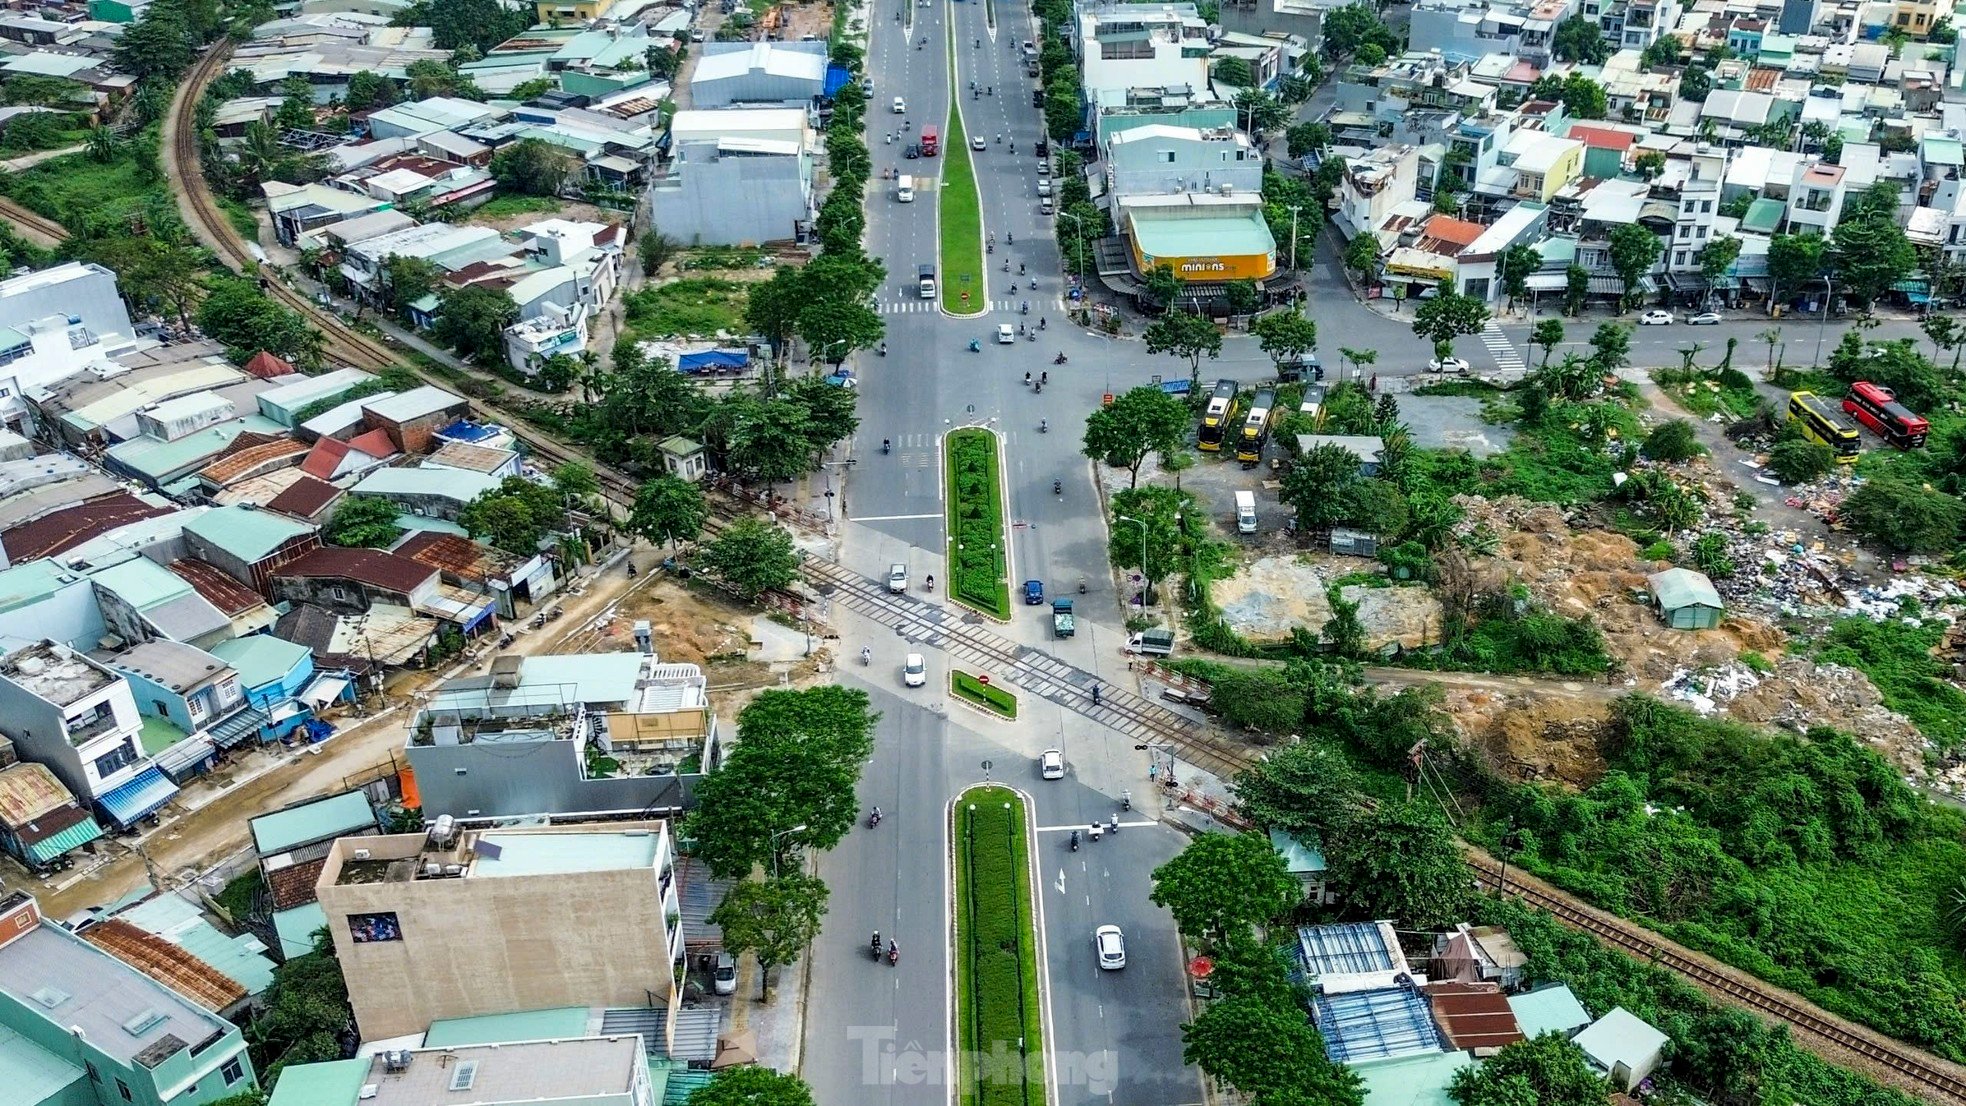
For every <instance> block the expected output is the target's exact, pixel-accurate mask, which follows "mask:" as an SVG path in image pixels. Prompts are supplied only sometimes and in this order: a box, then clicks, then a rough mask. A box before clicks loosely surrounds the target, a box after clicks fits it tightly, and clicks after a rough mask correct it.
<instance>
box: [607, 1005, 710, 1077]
mask: <svg viewBox="0 0 1966 1106" xmlns="http://www.w3.org/2000/svg"><path fill="white" fill-rule="evenodd" d="M668 1015H669V1011H668V1010H667V1009H657V1008H654V1007H645V1006H636V1007H628V1008H622V1009H612V1010H606V1011H603V1012H602V1014H601V1033H602V1035H604V1036H605V1035H610V1034H618V1033H640V1034H641V1035H642V1048H643V1050H644V1051H646V1052H647V1053H648V1054H649V1055H650V1056H659V1057H663V1058H665V1059H669V1060H701V1061H704V1062H705V1063H708V1062H709V1061H711V1060H714V1059H716V1058H717V1038H718V1036H720V1035H721V1034H722V1033H723V1026H724V1009H723V1007H722V1006H713V1005H704V1006H688V1007H684V1008H682V1009H680V1010H678V1011H676V1046H675V1048H674V1049H670V1048H669V1047H668V1041H667V1033H668V1028H667V1024H668V1020H669V1017H668Z"/></svg>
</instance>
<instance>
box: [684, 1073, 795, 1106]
mask: <svg viewBox="0 0 1966 1106" xmlns="http://www.w3.org/2000/svg"><path fill="white" fill-rule="evenodd" d="M689 1102H690V1106H813V1101H812V1088H811V1087H808V1086H806V1084H805V1080H803V1079H800V1078H799V1077H798V1076H796V1075H788V1074H786V1073H784V1072H779V1071H773V1070H772V1069H770V1068H762V1067H758V1066H757V1065H755V1064H746V1065H744V1066H742V1067H735V1068H725V1069H724V1070H723V1071H720V1072H718V1073H717V1074H716V1075H715V1076H714V1077H713V1078H712V1079H711V1080H710V1082H709V1083H708V1084H707V1085H705V1086H704V1087H702V1088H700V1089H698V1090H696V1091H694V1092H692V1093H691V1094H690V1096H689Z"/></svg>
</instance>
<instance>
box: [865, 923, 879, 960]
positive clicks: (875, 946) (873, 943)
mask: <svg viewBox="0 0 1966 1106" xmlns="http://www.w3.org/2000/svg"><path fill="white" fill-rule="evenodd" d="M867 947H868V948H870V949H872V950H873V952H874V959H876V960H879V959H880V958H881V931H880V930H878V929H877V930H875V931H874V939H873V940H872V941H871V942H869V943H868V945H867Z"/></svg>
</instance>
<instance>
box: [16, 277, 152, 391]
mask: <svg viewBox="0 0 1966 1106" xmlns="http://www.w3.org/2000/svg"><path fill="white" fill-rule="evenodd" d="M134 333H135V328H134V327H133V326H132V325H131V324H130V313H129V311H128V310H127V309H125V308H124V306H123V300H122V298H121V297H120V296H118V295H117V293H116V274H114V273H112V272H110V271H109V270H108V269H105V268H103V267H102V266H100V265H96V264H93V263H89V262H81V261H71V262H69V263H68V264H66V265H56V266H54V267H53V268H50V269H42V270H41V271H39V272H34V273H22V274H21V275H19V276H15V277H9V278H8V279H6V280H0V423H4V424H5V425H6V426H8V427H9V428H11V429H17V430H18V429H21V428H23V427H24V426H25V425H26V422H27V420H28V419H29V418H30V416H31V410H30V408H29V407H28V406H27V404H26V402H25V400H23V399H22V396H23V395H24V394H25V393H26V392H29V391H32V390H34V389H37V388H44V387H46V386H48V385H50V384H53V383H55V382H56V381H58V380H61V379H63V378H65V377H69V376H73V375H75V374H76V373H79V372H82V371H83V370H84V369H87V368H90V367H92V366H95V367H98V368H100V369H101V370H102V371H103V372H104V373H105V374H106V375H115V374H117V373H120V372H121V371H123V370H121V369H119V368H118V367H117V366H116V365H115V364H114V363H113V362H112V361H111V360H110V358H111V355H112V354H113V353H115V352H117V351H118V350H121V349H124V348H128V347H129V346H130V345H131V344H132V343H133V342H134V338H133V337H132V336H133V335H134Z"/></svg>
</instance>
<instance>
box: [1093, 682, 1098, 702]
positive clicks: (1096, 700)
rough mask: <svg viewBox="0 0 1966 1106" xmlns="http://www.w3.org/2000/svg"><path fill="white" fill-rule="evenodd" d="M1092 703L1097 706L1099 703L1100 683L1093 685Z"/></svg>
mask: <svg viewBox="0 0 1966 1106" xmlns="http://www.w3.org/2000/svg"><path fill="white" fill-rule="evenodd" d="M1092 705H1093V706H1095V707H1096V706H1098V705H1099V685H1098V684H1093V685H1092Z"/></svg>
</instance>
